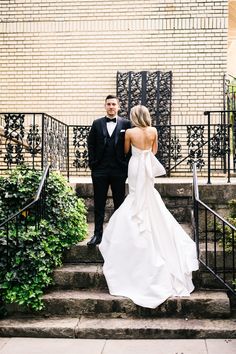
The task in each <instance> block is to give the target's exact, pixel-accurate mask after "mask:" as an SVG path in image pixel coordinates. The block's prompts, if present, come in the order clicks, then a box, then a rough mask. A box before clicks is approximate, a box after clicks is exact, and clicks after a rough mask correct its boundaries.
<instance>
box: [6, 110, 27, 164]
mask: <svg viewBox="0 0 236 354" xmlns="http://www.w3.org/2000/svg"><path fill="white" fill-rule="evenodd" d="M24 118H25V115H24V114H22V113H17V114H13V113H7V114H5V115H4V120H5V127H4V135H5V138H6V142H5V147H6V153H5V157H4V161H5V162H6V164H7V166H8V167H10V166H11V165H12V164H16V165H19V164H22V163H23V162H24V155H23V138H24V134H25V128H24Z"/></svg>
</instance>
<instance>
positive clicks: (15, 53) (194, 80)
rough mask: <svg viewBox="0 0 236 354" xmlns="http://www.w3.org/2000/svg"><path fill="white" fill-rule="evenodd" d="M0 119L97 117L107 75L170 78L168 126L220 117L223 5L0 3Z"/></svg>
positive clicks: (177, 1)
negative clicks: (2, 114)
mask: <svg viewBox="0 0 236 354" xmlns="http://www.w3.org/2000/svg"><path fill="white" fill-rule="evenodd" d="M0 15H1V22H0V33H1V35H0V50H1V56H0V77H1V85H0V102H1V104H0V107H1V109H0V110H1V111H17V112H19V111H24V112H25V111H27V112H30V111H31V112H32V111H37V112H47V113H48V114H51V115H53V116H55V117H56V118H58V119H61V120H63V121H65V122H66V123H72V124H90V123H91V122H92V120H93V119H94V118H95V117H97V116H100V115H102V114H103V112H104V110H103V102H104V97H105V96H106V95H107V94H108V93H115V91H116V72H117V70H119V71H129V70H133V71H141V70H149V71H155V70H163V71H169V70H172V71H173V101H172V102H173V105H172V119H173V122H179V123H186V122H188V121H192V122H198V121H200V120H201V121H202V120H204V117H203V114H202V113H203V111H204V110H207V109H212V108H214V109H219V108H221V107H222V88H223V85H222V78H223V74H224V73H225V72H226V68H227V17H228V1H227V0H220V1H217V0H215V1H211V0H207V1H203V0H172V1H169V0H133V1H132V2H130V1H123V0H112V1H106V0H103V1H101V0H100V1H99V0H97V1H92V0H84V1H79V0H47V1H46V0H1V3H0Z"/></svg>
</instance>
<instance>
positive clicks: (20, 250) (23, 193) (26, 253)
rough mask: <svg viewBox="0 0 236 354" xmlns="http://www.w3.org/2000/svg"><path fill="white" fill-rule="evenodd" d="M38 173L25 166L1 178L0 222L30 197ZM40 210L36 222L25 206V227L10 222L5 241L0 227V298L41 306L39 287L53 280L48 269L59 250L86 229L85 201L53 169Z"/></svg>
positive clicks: (59, 258) (57, 261)
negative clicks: (44, 200)
mask: <svg viewBox="0 0 236 354" xmlns="http://www.w3.org/2000/svg"><path fill="white" fill-rule="evenodd" d="M40 178H41V172H39V171H34V170H30V169H29V168H27V167H25V166H21V167H17V168H16V169H15V170H14V171H12V172H11V174H10V176H9V177H8V178H6V177H0V207H1V211H0V219H1V222H3V221H4V219H6V218H7V217H9V216H10V215H12V214H13V213H15V212H17V211H19V209H21V208H22V207H23V206H24V205H26V204H27V203H28V202H29V200H32V198H33V196H34V194H35V192H36V190H37V188H38V185H39V181H40ZM44 215H45V216H44V218H43V219H41V221H40V223H39V224H38V225H37V227H36V226H35V224H34V222H33V220H34V218H33V217H31V215H30V211H29V215H28V214H27V213H25V215H22V218H27V227H25V226H24V223H19V222H18V223H16V222H14V223H11V225H9V234H8V245H7V240H6V237H7V236H6V232H5V230H0V252H1V259H0V298H1V300H2V302H5V303H13V302H14V303H18V304H19V305H24V306H28V307H30V308H31V309H33V310H37V311H38V310H41V309H42V308H43V302H42V295H43V291H44V290H45V288H46V287H47V286H48V285H50V284H51V282H52V271H53V269H54V268H55V267H57V266H59V265H61V262H62V255H63V252H64V250H65V249H67V248H69V247H70V246H71V245H73V244H76V243H77V242H78V241H80V240H82V239H83V238H84V237H85V236H86V234H87V222H86V209H85V205H84V202H83V200H81V199H79V198H78V197H77V196H76V194H75V192H74V191H73V190H72V188H71V187H70V186H69V185H68V184H67V182H66V180H65V178H64V177H63V176H61V175H59V174H58V173H56V172H51V173H50V176H49V178H48V181H47V185H46V202H45V210H44ZM7 246H8V247H7ZM7 254H8V255H9V257H8V261H7ZM0 308H1V301H0ZM0 311H1V309H0Z"/></svg>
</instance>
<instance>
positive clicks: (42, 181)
mask: <svg viewBox="0 0 236 354" xmlns="http://www.w3.org/2000/svg"><path fill="white" fill-rule="evenodd" d="M49 168H50V165H47V166H46V168H45V170H44V172H43V175H42V178H41V181H40V184H39V187H38V190H37V192H36V194H35V196H34V197H33V200H32V201H31V202H30V203H29V204H27V205H26V206H24V207H23V208H22V209H21V210H20V211H18V212H17V213H15V214H13V215H11V216H10V217H9V218H8V219H7V220H5V221H3V222H2V223H1V224H0V227H2V226H4V225H5V224H7V223H8V222H10V221H11V220H12V219H14V218H15V217H17V216H18V215H21V214H22V213H23V212H24V211H25V210H27V209H29V208H31V207H32V206H33V205H34V204H36V203H37V201H38V200H39V198H40V196H41V193H42V189H43V186H44V184H45V180H46V178H47V175H48V172H49Z"/></svg>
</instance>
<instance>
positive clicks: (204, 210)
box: [193, 164, 236, 295]
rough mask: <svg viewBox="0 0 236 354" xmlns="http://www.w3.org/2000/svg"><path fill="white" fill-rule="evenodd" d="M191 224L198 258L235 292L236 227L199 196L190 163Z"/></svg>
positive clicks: (194, 171) (235, 293) (195, 175)
mask: <svg viewBox="0 0 236 354" xmlns="http://www.w3.org/2000/svg"><path fill="white" fill-rule="evenodd" d="M193 228H194V234H195V242H196V245H197V252H198V258H199V262H200V263H201V264H202V265H203V266H204V267H205V268H206V269H207V270H208V271H209V272H210V273H211V274H212V275H213V276H214V277H215V278H216V279H217V280H218V281H219V282H220V283H221V284H223V286H224V287H225V288H227V289H228V290H230V292H231V293H233V294H234V295H236V251H235V244H236V227H234V226H233V225H231V224H230V223H229V222H228V221H227V220H225V219H224V218H223V217H221V216H220V215H219V214H217V213H216V212H215V211H213V210H212V209H211V208H210V207H209V206H208V205H206V204H205V203H204V202H203V201H201V200H200V198H199V190H198V181H197V173H196V164H193Z"/></svg>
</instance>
